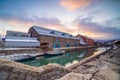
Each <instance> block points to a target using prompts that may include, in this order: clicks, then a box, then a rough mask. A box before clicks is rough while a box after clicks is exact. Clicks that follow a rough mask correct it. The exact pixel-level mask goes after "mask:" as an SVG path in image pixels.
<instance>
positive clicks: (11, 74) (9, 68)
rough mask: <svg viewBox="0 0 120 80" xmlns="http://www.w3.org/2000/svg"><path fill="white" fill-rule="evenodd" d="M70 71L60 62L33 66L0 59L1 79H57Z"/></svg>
mask: <svg viewBox="0 0 120 80" xmlns="http://www.w3.org/2000/svg"><path fill="white" fill-rule="evenodd" d="M69 72H70V71H69V70H68V69H66V68H64V67H63V66H60V65H58V64H48V65H45V66H42V67H32V66H28V65H24V64H21V63H17V62H13V61H7V60H4V59H0V80H55V79H58V78H60V77H62V76H64V75H65V74H67V73H69Z"/></svg>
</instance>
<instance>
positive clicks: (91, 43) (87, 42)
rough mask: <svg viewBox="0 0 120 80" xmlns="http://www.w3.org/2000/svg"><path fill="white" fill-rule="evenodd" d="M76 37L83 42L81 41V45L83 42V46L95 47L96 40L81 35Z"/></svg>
mask: <svg viewBox="0 0 120 80" xmlns="http://www.w3.org/2000/svg"><path fill="white" fill-rule="evenodd" d="M75 37H77V38H81V39H82V40H83V41H82V40H81V39H80V43H81V41H82V44H85V45H87V46H94V40H93V39H91V38H89V37H86V36H83V35H80V34H78V35H76V36H75Z"/></svg>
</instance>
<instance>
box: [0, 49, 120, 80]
mask: <svg viewBox="0 0 120 80" xmlns="http://www.w3.org/2000/svg"><path fill="white" fill-rule="evenodd" d="M119 54H120V48H117V49H114V50H110V51H107V52H103V53H101V54H99V55H97V56H95V57H93V58H92V59H90V60H88V61H86V62H83V63H82V64H80V63H81V61H80V62H78V63H76V64H74V65H72V67H70V66H69V67H64V66H61V65H58V64H53V63H52V64H51V63H50V64H48V65H45V66H41V67H33V66H28V65H25V64H21V63H17V62H14V61H8V60H5V59H0V80H48V79H49V80H119V79H120V78H119V75H120V55H119ZM75 65H77V66H75ZM73 66H74V67H73Z"/></svg>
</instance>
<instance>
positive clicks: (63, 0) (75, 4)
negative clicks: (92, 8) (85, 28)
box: [60, 0, 92, 11]
mask: <svg viewBox="0 0 120 80" xmlns="http://www.w3.org/2000/svg"><path fill="white" fill-rule="evenodd" d="M91 2H92V0H60V4H61V5H62V6H63V7H64V8H66V9H68V10H69V11H75V10H77V9H79V8H85V7H87V6H88V5H89V4H90V3H91Z"/></svg>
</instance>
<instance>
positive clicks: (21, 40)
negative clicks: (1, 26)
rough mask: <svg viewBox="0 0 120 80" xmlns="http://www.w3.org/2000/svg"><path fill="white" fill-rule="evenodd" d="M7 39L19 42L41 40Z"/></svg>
mask: <svg viewBox="0 0 120 80" xmlns="http://www.w3.org/2000/svg"><path fill="white" fill-rule="evenodd" d="M5 41H18V42H39V41H37V40H28V39H26V40H24V39H6V40H5Z"/></svg>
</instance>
